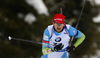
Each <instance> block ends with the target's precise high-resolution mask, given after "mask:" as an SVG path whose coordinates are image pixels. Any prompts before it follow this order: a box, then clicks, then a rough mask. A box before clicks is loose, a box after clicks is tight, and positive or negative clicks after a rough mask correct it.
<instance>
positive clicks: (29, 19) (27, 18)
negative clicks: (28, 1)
mask: <svg viewBox="0 0 100 58" xmlns="http://www.w3.org/2000/svg"><path fill="white" fill-rule="evenodd" d="M35 20H36V18H35V16H34V15H33V14H32V13H28V14H27V15H26V16H25V21H26V22H28V23H29V24H31V23H32V22H34V21H35Z"/></svg>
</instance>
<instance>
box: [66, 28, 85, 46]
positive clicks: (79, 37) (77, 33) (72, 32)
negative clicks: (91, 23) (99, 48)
mask: <svg viewBox="0 0 100 58" xmlns="http://www.w3.org/2000/svg"><path fill="white" fill-rule="evenodd" d="M68 31H69V34H70V36H75V38H77V41H76V42H75V44H74V46H75V47H77V46H79V45H80V44H81V43H82V42H83V41H84V39H85V35H84V34H83V33H82V32H80V31H79V30H77V29H75V28H74V27H72V26H70V27H69V30H68Z"/></svg>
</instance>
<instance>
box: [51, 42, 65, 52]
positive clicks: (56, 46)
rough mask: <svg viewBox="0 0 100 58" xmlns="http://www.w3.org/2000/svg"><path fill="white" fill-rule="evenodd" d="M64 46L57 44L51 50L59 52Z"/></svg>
mask: <svg viewBox="0 0 100 58" xmlns="http://www.w3.org/2000/svg"><path fill="white" fill-rule="evenodd" d="M63 46H64V45H62V43H60V44H57V45H55V46H54V48H53V49H52V50H53V51H59V50H61V49H62V48H63Z"/></svg>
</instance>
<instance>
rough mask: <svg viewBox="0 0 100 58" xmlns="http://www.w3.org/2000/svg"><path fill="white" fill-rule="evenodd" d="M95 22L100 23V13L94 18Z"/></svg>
mask: <svg viewBox="0 0 100 58" xmlns="http://www.w3.org/2000/svg"><path fill="white" fill-rule="evenodd" d="M93 22H95V23H100V13H99V15H98V16H97V17H94V18H93Z"/></svg>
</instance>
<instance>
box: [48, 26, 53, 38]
mask: <svg viewBox="0 0 100 58" xmlns="http://www.w3.org/2000/svg"><path fill="white" fill-rule="evenodd" d="M53 32H54V29H53V27H52V30H51V35H50V38H49V39H51V37H52V35H53Z"/></svg>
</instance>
